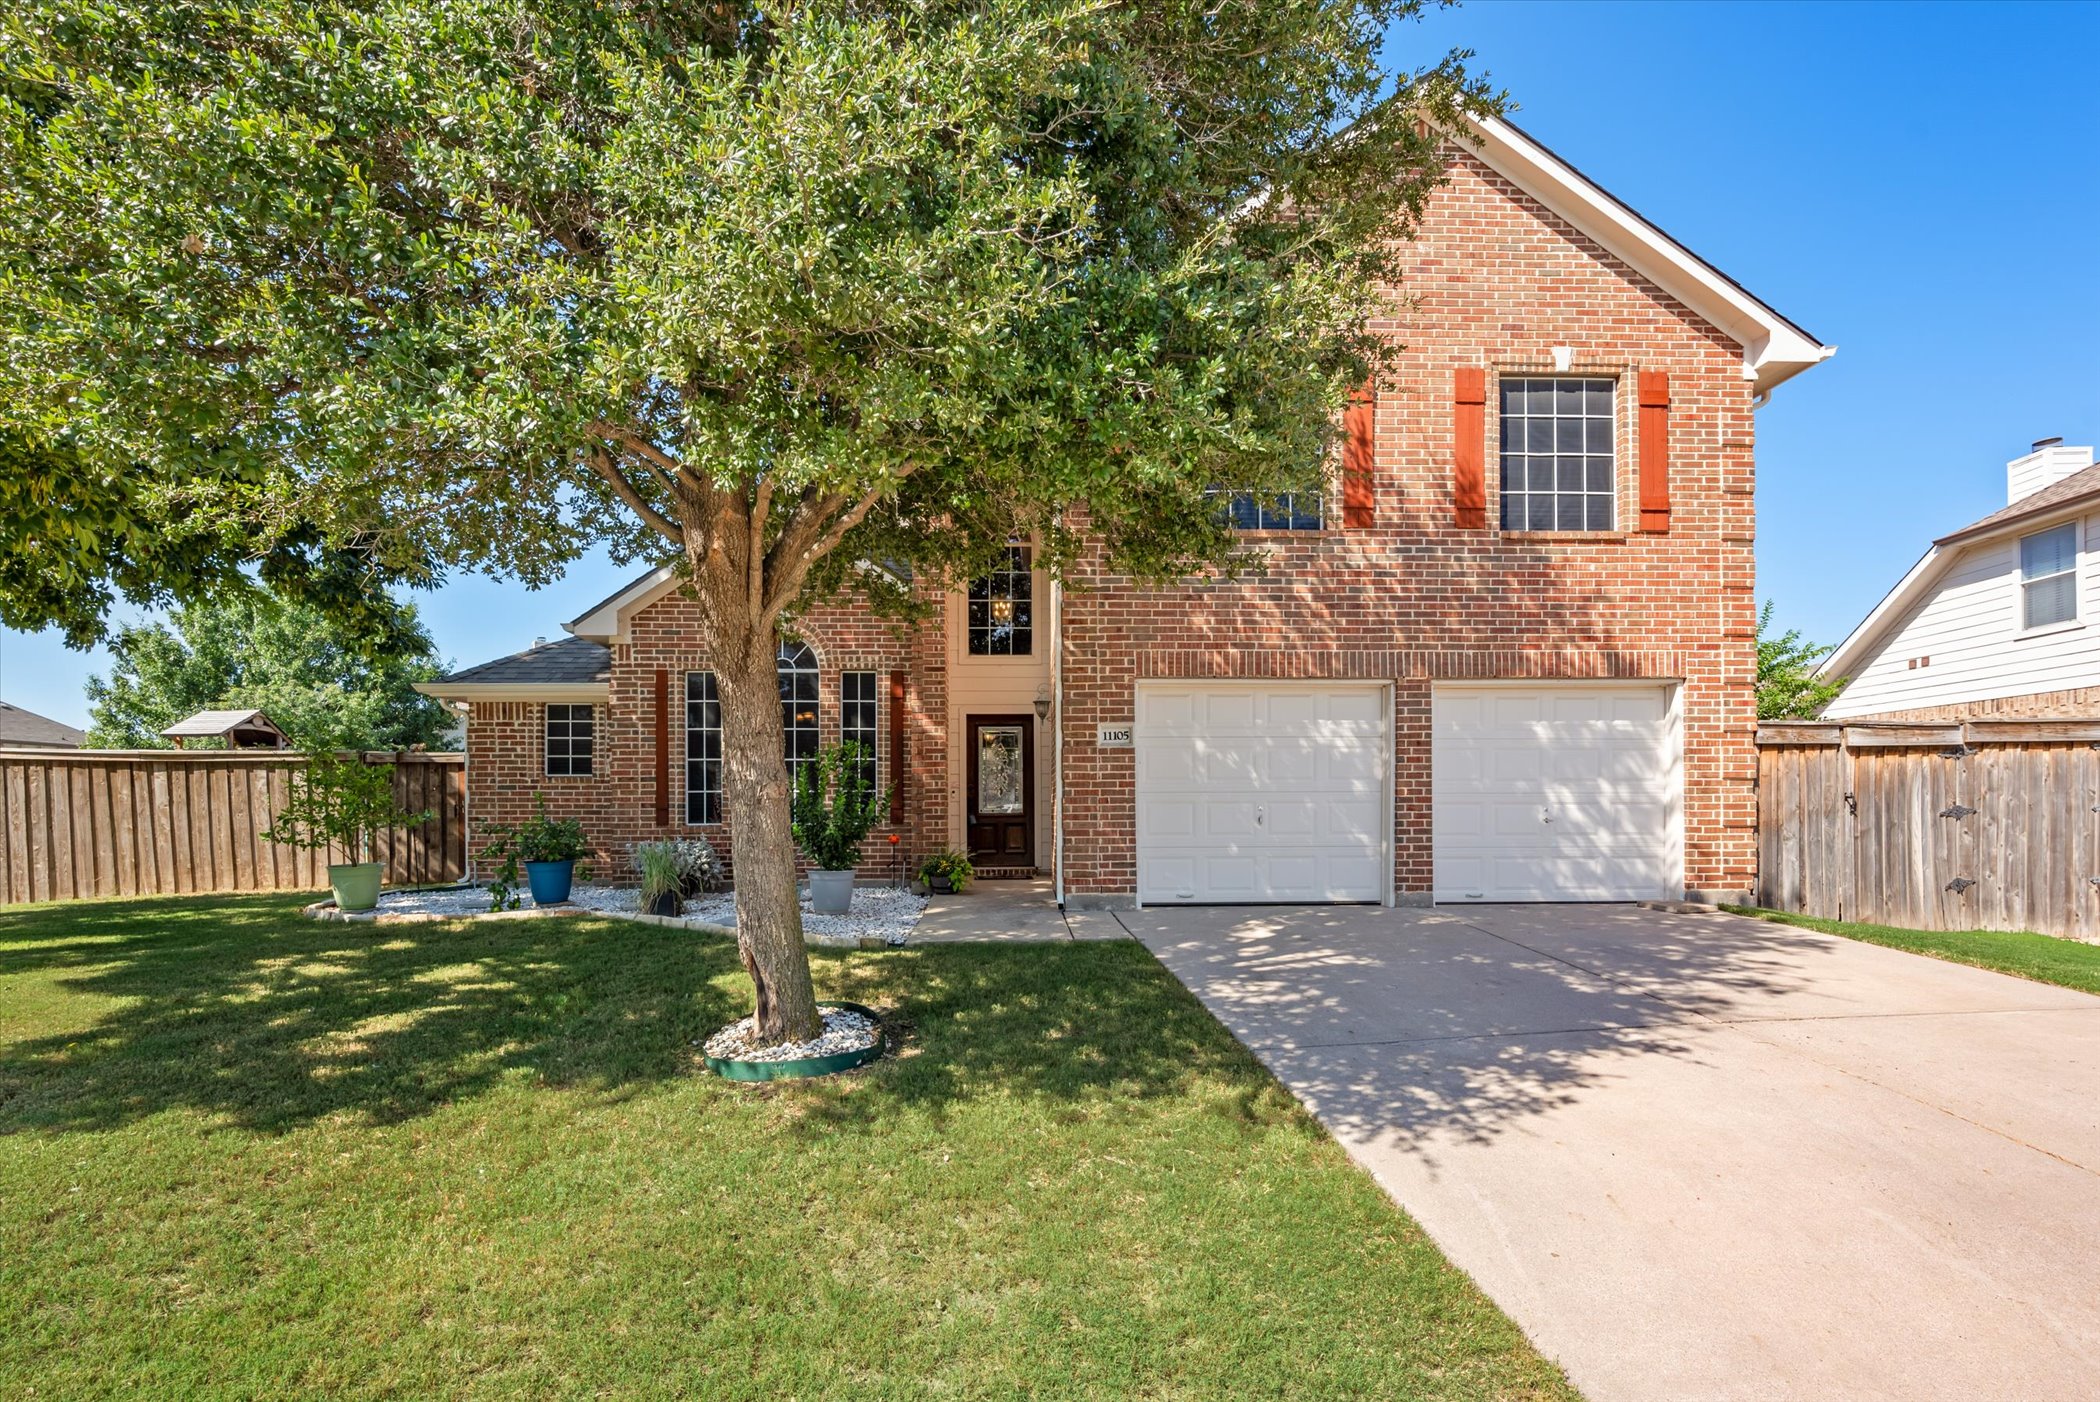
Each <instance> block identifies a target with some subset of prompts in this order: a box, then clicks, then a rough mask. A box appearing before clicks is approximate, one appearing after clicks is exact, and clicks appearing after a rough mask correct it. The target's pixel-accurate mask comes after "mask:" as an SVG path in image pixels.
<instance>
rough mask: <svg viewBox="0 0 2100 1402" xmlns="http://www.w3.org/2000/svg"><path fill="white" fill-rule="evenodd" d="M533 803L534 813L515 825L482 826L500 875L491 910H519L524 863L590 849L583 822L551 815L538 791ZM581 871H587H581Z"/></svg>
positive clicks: (562, 858)
mask: <svg viewBox="0 0 2100 1402" xmlns="http://www.w3.org/2000/svg"><path fill="white" fill-rule="evenodd" d="M532 805H533V812H532V816H531V817H530V818H527V819H526V820H525V821H524V822H522V823H519V824H518V825H517V826H515V827H511V826H508V825H505V824H501V823H483V824H482V825H481V831H482V833H483V834H484V835H485V836H486V837H488V838H489V846H488V851H487V856H488V858H489V860H490V861H493V862H495V863H497V867H496V874H495V875H494V876H493V877H491V878H490V879H489V901H490V905H489V908H490V909H491V910H516V909H517V908H518V906H519V905H520V904H521V901H520V899H519V896H518V881H519V879H520V873H519V870H518V866H519V864H520V863H521V862H573V861H576V860H578V859H580V858H581V857H582V856H583V854H584V852H585V850H586V849H585V847H584V842H583V824H582V823H579V822H577V821H576V820H575V819H574V818H550V817H548V816H547V796H546V795H545V794H541V793H536V794H534V795H533V796H532ZM577 874H578V875H579V876H581V875H583V874H584V873H583V872H582V871H580V870H579V871H578V873H577Z"/></svg>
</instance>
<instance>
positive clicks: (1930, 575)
mask: <svg viewBox="0 0 2100 1402" xmlns="http://www.w3.org/2000/svg"><path fill="white" fill-rule="evenodd" d="M1956 553H1957V552H1956V551H1952V550H1942V549H1941V548H1940V547H1939V546H1937V545H1935V546H1932V547H1930V548H1928V549H1927V550H1926V552H1925V553H1924V554H1923V555H1920V556H1919V557H1918V563H1916V564H1915V565H1912V566H1911V567H1910V571H1909V573H1907V574H1905V575H1904V576H1903V578H1901V579H1899V580H1897V581H1896V587H1895V588H1893V589H1891V590H1889V592H1888V593H1886V594H1884V595H1882V596H1881V602H1880V603H1878V604H1876V605H1874V611H1873V612H1872V613H1870V614H1868V615H1867V616H1866V617H1865V618H1863V619H1861V620H1860V624H1859V626H1858V627H1857V628H1854V629H1853V630H1852V631H1851V633H1850V634H1848V635H1847V636H1846V638H1845V641H1843V642H1841V643H1839V644H1838V645H1837V648H1836V649H1835V650H1834V651H1832V652H1831V653H1830V654H1829V655H1828V656H1827V657H1825V658H1824V659H1823V660H1822V661H1821V662H1819V663H1817V664H1816V673H1815V674H1816V675H1817V676H1819V677H1842V676H1845V675H1846V674H1848V673H1849V672H1851V671H1852V670H1853V664H1854V663H1856V662H1859V661H1860V660H1862V659H1863V658H1864V657H1865V656H1866V655H1867V654H1868V653H1870V652H1872V651H1873V650H1874V649H1875V648H1878V647H1879V646H1880V645H1881V635H1882V633H1883V631H1884V630H1885V629H1886V627H1887V626H1888V625H1889V624H1890V623H1893V622H1894V621H1895V620H1897V619H1900V618H1902V617H1904V616H1906V615H1907V614H1909V612H1910V611H1911V609H1912V607H1913V606H1915V605H1916V604H1917V602H1918V601H1919V600H1920V599H1922V598H1923V597H1924V596H1925V594H1926V592H1927V591H1928V590H1930V589H1931V588H1932V586H1933V585H1934V584H1936V583H1938V582H1939V577H1940V576H1941V575H1942V574H1944V573H1946V570H1945V568H1944V566H1945V564H1946V562H1947V560H1949V559H1951V558H1952V557H1953V556H1954V555H1955V554H1956Z"/></svg>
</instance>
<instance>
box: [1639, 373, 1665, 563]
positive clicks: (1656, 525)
mask: <svg viewBox="0 0 2100 1402" xmlns="http://www.w3.org/2000/svg"><path fill="white" fill-rule="evenodd" d="M1640 394H1641V420H1640V425H1639V429H1638V431H1639V433H1640V440H1641V442H1640V475H1641V529H1642V530H1644V531H1656V532H1665V531H1668V530H1669V529H1670V377H1669V376H1668V375H1667V374H1665V373H1663V372H1662V371H1660V370H1643V371H1641V373H1640Z"/></svg>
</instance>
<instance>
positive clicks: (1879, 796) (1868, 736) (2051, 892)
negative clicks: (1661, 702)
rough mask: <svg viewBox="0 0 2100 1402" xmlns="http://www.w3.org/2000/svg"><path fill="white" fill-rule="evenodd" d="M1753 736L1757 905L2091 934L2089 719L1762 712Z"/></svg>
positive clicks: (1911, 924) (2099, 753)
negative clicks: (1919, 718) (1893, 718)
mask: <svg viewBox="0 0 2100 1402" xmlns="http://www.w3.org/2000/svg"><path fill="white" fill-rule="evenodd" d="M1757 747H1758V751H1757V798H1758V805H1757V844H1758V897H1757V898H1758V900H1759V902H1760V903H1761V904H1763V905H1767V906H1770V907H1772V908H1774V909H1777V910H1791V911H1798V912H1800V913H1802V914H1805V915H1818V916H1825V917H1828V918H1830V919H1834V920H1860V921H1865V922H1867V923H1870V924H1878V925H1896V926H1902V927H1906V928H1909V929H1915V930H2038V931H2041V932H2042V933H2044V934H2054V935H2081V936H2091V935H2094V934H2096V933H2100V813H2096V812H2095V811H2094V810H2095V807H2096V805H2100V722H2093V721H1969V722H1967V723H1966V724H1946V725H1937V724H1935V725H1897V724H1886V723H1884V724H1874V725H1859V724H1854V725H1846V724H1843V723H1841V722H1830V721H1804V722H1789V723H1773V722H1767V723H1765V724H1764V725H1761V726H1759V727H1758V732H1757Z"/></svg>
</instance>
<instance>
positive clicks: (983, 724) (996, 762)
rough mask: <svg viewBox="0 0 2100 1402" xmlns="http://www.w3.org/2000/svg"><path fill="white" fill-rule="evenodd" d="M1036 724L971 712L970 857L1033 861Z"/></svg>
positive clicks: (999, 862)
mask: <svg viewBox="0 0 2100 1402" xmlns="http://www.w3.org/2000/svg"><path fill="white" fill-rule="evenodd" d="M1034 740H1035V727H1034V722H1033V720H1032V719H1031V718H1030V717H1027V716H971V717H970V728H969V744H970V789H969V794H970V812H969V823H968V840H969V847H970V859H971V860H972V861H974V862H977V863H978V864H980V865H989V866H1030V867H1032V866H1034V865H1035V819H1034V813H1033V810H1034V807H1035V803H1034V797H1035V773H1034V770H1035V753H1034V752H1035V743H1034Z"/></svg>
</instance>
